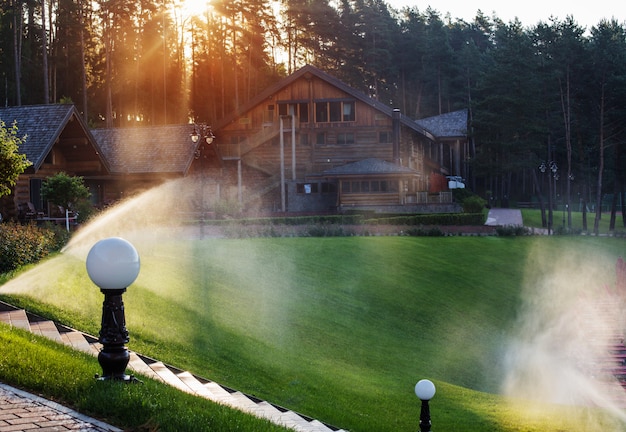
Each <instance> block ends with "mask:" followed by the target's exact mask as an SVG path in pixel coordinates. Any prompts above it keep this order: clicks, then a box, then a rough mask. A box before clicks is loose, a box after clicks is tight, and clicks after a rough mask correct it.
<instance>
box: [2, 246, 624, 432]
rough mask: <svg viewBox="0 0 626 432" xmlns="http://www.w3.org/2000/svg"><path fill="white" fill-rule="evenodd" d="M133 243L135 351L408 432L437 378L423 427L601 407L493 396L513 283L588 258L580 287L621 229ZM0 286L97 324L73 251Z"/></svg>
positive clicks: (511, 421)
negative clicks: (581, 233)
mask: <svg viewBox="0 0 626 432" xmlns="http://www.w3.org/2000/svg"><path fill="white" fill-rule="evenodd" d="M134 244H135V246H136V247H137V249H138V250H139V253H140V256H141V259H142V270H141V273H140V276H139V278H138V279H137V281H136V282H135V284H133V286H131V287H130V288H129V289H128V292H127V293H126V294H125V296H124V300H125V306H126V318H127V325H128V327H129V330H130V333H131V343H130V345H129V346H130V348H131V349H134V350H136V351H138V352H140V353H143V354H146V355H149V356H152V357H156V358H158V359H160V360H163V361H165V362H167V363H170V364H173V365H175V366H177V367H181V368H184V369H188V370H191V371H192V372H194V373H196V374H198V375H201V376H205V377H207V378H210V379H214V380H216V381H218V382H221V383H222V384H225V385H228V386H231V387H234V388H237V389H240V390H242V391H245V392H247V393H250V394H253V395H256V396H258V397H260V398H264V399H268V400H270V401H272V402H274V403H278V404H280V405H284V406H287V407H289V408H292V409H294V410H296V411H299V412H302V413H305V414H307V415H310V416H313V417H315V418H319V419H321V420H323V421H325V422H328V423H331V424H335V425H337V426H340V427H342V428H345V429H349V430H351V431H376V432H381V431H389V432H392V431H393V432H397V431H402V430H414V429H415V427H416V424H417V419H418V417H419V403H418V401H417V399H416V397H415V395H414V394H413V386H414V385H415V382H417V380H419V379H421V378H429V379H432V380H433V381H434V382H435V384H436V385H437V389H438V391H437V394H436V396H435V399H434V400H433V402H432V403H431V412H432V415H433V424H434V425H436V428H437V429H438V430H448V431H455V430H463V431H473V430H494V431H497V430H502V431H531V430H542V431H546V430H548V431H549V430H554V431H557V430H577V429H576V428H577V427H580V426H581V425H584V426H585V427H586V428H587V429H586V430H589V428H591V430H593V428H594V427H595V426H594V425H596V424H599V425H602V426H603V427H605V426H606V423H604V421H605V420H603V418H601V419H598V418H597V417H595V416H594V417H589V416H588V415H587V414H588V413H587V412H584V410H582V411H581V410H578V411H577V412H576V413H572V412H570V410H568V409H567V408H559V409H556V414H555V412H554V411H549V413H548V414H543V413H541V414H539V413H538V412H537V411H534V412H535V414H534V415H533V416H532V417H529V416H528V413H527V411H525V410H521V409H520V408H519V405H518V404H513V403H512V401H510V400H508V399H504V398H502V397H500V396H495V395H494V394H495V393H497V392H498V391H499V390H500V385H501V382H502V379H503V378H504V376H505V373H506V364H505V361H504V358H505V355H504V354H505V350H506V347H507V344H508V341H509V339H510V338H511V337H512V335H514V334H515V333H516V331H517V326H518V324H519V321H518V320H519V317H520V315H521V313H522V312H523V311H524V308H525V306H526V304H527V297H528V292H529V291H530V292H532V289H533V287H534V286H537V285H538V284H539V283H540V282H541V280H542V279H543V278H549V277H552V274H553V273H554V270H556V269H558V270H564V269H567V270H568V272H569V274H570V277H574V278H576V271H583V270H585V269H587V268H599V269H601V270H602V271H601V272H594V273H593V277H594V279H593V281H592V283H588V284H585V285H584V286H583V288H582V289H588V290H590V291H594V290H597V289H599V288H600V287H602V286H604V285H605V284H611V283H613V281H614V273H613V265H614V263H615V259H616V258H617V256H618V255H623V254H624V252H626V247H625V243H624V241H623V240H620V239H598V238H590V237H586V238H584V237H576V238H572V237H550V238H545V237H544V238H530V237H529V238H515V239H512V238H500V237H484V238H477V237H446V238H414V237H352V238H289V239H246V240H224V239H207V240H203V241H198V240H195V241H194V240H185V241H183V240H178V241H168V242H161V243H154V242H152V243H147V244H145V245H144V244H143V243H141V242H140V241H135V242H134ZM586 273H589V272H588V271H587V272H586ZM577 279H581V278H580V277H578V278H577ZM0 294H2V296H3V297H5V298H8V299H10V300H11V301H12V302H13V303H17V302H23V303H27V304H29V308H30V309H31V310H32V309H35V310H37V311H39V312H40V313H43V314H47V315H53V316H56V317H58V319H60V320H61V321H63V322H64V323H66V324H69V325H71V326H74V327H77V328H79V329H81V330H85V331H87V332H89V333H92V334H97V330H98V326H99V315H100V307H101V306H100V305H101V302H102V295H101V294H100V293H99V292H98V290H97V289H96V288H95V287H94V286H93V284H92V283H91V282H90V281H89V280H88V278H87V276H86V272H85V271H84V261H83V260H81V259H77V258H74V257H72V256H71V254H65V255H63V256H59V257H56V258H54V259H51V260H48V261H47V262H45V263H43V264H41V265H39V266H37V267H35V268H34V269H33V270H32V271H29V272H26V273H24V274H23V275H21V276H20V277H17V278H15V279H14V280H12V281H11V282H9V283H7V284H5V285H4V286H2V287H0ZM534 408H536V407H534ZM564 413H567V414H566V415H565V414H564ZM589 419H592V420H589Z"/></svg>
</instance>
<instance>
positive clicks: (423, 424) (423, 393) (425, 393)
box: [415, 379, 435, 432]
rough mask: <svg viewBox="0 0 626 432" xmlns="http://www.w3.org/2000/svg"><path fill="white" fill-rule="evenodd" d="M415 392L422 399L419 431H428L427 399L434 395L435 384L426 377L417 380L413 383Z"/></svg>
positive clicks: (428, 411)
mask: <svg viewBox="0 0 626 432" xmlns="http://www.w3.org/2000/svg"><path fill="white" fill-rule="evenodd" d="M415 394H416V395H417V397H418V398H419V399H420V400H421V401H422V409H421V411H420V432H430V426H431V424H430V408H429V406H428V401H429V400H431V399H432V398H433V396H435V385H434V384H433V383H432V381H429V380H427V379H423V380H419V381H418V382H417V384H415Z"/></svg>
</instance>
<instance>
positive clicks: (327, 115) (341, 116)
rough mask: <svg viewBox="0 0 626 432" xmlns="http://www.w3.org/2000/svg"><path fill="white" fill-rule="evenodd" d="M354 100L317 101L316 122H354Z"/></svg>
mask: <svg viewBox="0 0 626 432" xmlns="http://www.w3.org/2000/svg"><path fill="white" fill-rule="evenodd" d="M354 108H355V103H354V101H338V100H333V101H319V102H315V122H316V123H326V122H352V121H355V118H356V117H355V109H354Z"/></svg>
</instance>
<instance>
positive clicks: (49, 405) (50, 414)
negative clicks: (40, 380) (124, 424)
mask: <svg viewBox="0 0 626 432" xmlns="http://www.w3.org/2000/svg"><path fill="white" fill-rule="evenodd" d="M70 430H71V431H90V432H114V431H115V432H117V431H119V432H121V429H118V428H116V427H113V426H110V425H108V424H106V423H102V422H101V421H98V420H96V419H93V418H91V417H87V416H84V415H82V414H80V413H77V412H76V411H73V410H71V409H69V408H67V407H64V406H63V405H59V404H58V403H55V402H51V401H49V400H47V399H44V398H41V397H39V396H35V395H33V394H31V393H27V392H25V391H22V390H18V389H16V388H13V387H11V386H8V385H6V384H2V383H0V432H15V431H38V432H43V431H45V432H53V431H55V432H56V431H70Z"/></svg>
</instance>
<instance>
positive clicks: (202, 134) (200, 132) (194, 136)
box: [189, 124, 215, 237]
mask: <svg viewBox="0 0 626 432" xmlns="http://www.w3.org/2000/svg"><path fill="white" fill-rule="evenodd" d="M189 137H190V138H191V142H192V143H194V144H197V143H198V141H200V138H202V139H204V142H206V143H207V145H211V144H212V143H213V140H214V139H215V135H213V130H211V126H207V125H205V124H199V125H196V124H194V125H193V132H192V133H191V135H189ZM194 157H195V158H196V159H200V158H201V157H202V150H201V149H200V148H199V149H197V150H196V152H195V153H194ZM200 167H201V171H202V174H201V175H202V179H201V183H200V221H201V222H200V229H201V231H202V232H201V235H202V236H203V237H204V217H205V214H204V181H205V176H206V173H205V172H204V168H205V167H204V158H202V161H201V163H200Z"/></svg>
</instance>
